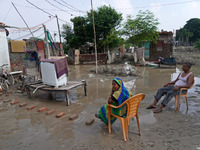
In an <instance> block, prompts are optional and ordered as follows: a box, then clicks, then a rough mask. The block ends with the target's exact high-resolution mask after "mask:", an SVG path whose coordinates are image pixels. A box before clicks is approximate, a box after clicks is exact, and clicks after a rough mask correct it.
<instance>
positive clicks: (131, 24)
mask: <svg viewBox="0 0 200 150" xmlns="http://www.w3.org/2000/svg"><path fill="white" fill-rule="evenodd" d="M158 24H159V22H158V19H157V18H155V15H154V14H153V13H152V12H150V11H148V10H146V11H141V10H140V11H139V13H138V14H137V16H136V18H135V19H133V18H132V16H130V15H129V16H128V17H127V21H126V23H125V25H124V30H123V33H124V35H125V36H128V38H129V40H130V41H131V42H132V43H134V45H135V46H139V47H140V46H141V45H143V44H144V43H146V42H152V43H156V41H157V38H158V36H159V32H158V28H157V25H158Z"/></svg>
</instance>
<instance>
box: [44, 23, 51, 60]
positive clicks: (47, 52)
mask: <svg viewBox="0 0 200 150" xmlns="http://www.w3.org/2000/svg"><path fill="white" fill-rule="evenodd" d="M43 27H44V34H45V41H46V51H45V58H47V59H49V57H50V51H49V43H48V38H47V30H46V26H45V25H44V24H43Z"/></svg>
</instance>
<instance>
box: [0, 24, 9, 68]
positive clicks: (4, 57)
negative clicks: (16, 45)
mask: <svg viewBox="0 0 200 150" xmlns="http://www.w3.org/2000/svg"><path fill="white" fill-rule="evenodd" d="M3 64H8V69H10V57H9V52H8V41H7V38H6V31H5V28H4V27H1V26H0V65H3Z"/></svg>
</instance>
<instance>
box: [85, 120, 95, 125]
mask: <svg viewBox="0 0 200 150" xmlns="http://www.w3.org/2000/svg"><path fill="white" fill-rule="evenodd" d="M93 122H94V119H93V118H91V119H88V120H87V121H86V122H85V124H86V125H88V126H89V125H91V124H93Z"/></svg>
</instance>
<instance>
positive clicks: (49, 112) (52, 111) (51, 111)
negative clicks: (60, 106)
mask: <svg viewBox="0 0 200 150" xmlns="http://www.w3.org/2000/svg"><path fill="white" fill-rule="evenodd" d="M54 112H55V110H49V111H47V113H46V114H47V115H49V114H52V113H54Z"/></svg>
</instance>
